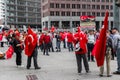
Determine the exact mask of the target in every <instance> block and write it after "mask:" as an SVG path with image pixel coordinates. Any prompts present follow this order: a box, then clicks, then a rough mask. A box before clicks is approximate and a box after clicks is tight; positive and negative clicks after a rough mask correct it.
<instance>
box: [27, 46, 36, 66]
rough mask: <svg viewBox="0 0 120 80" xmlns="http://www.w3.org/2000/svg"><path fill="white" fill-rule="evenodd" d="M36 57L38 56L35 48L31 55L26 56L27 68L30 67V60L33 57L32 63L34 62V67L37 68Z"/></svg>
mask: <svg viewBox="0 0 120 80" xmlns="http://www.w3.org/2000/svg"><path fill="white" fill-rule="evenodd" d="M37 55H38V51H37V47H36V48H35V49H34V51H33V53H32V55H31V56H28V59H27V68H30V67H31V59H32V57H33V61H34V67H35V68H37V67H38V64H37Z"/></svg>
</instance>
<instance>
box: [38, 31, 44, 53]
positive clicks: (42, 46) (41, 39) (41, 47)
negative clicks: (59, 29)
mask: <svg viewBox="0 0 120 80" xmlns="http://www.w3.org/2000/svg"><path fill="white" fill-rule="evenodd" d="M43 38H44V33H41V35H40V38H39V46H40V49H41V51H43V49H44V44H43Z"/></svg>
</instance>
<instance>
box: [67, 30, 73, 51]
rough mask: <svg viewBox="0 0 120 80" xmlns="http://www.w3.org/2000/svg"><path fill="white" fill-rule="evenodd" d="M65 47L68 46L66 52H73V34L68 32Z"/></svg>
mask: <svg viewBox="0 0 120 80" xmlns="http://www.w3.org/2000/svg"><path fill="white" fill-rule="evenodd" d="M67 45H68V50H69V51H73V34H72V33H71V32H70V31H68V34H67Z"/></svg>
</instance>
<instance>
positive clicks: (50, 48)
mask: <svg viewBox="0 0 120 80" xmlns="http://www.w3.org/2000/svg"><path fill="white" fill-rule="evenodd" d="M49 45H50V46H49V52H50V51H51V50H52V52H54V48H53V42H50V43H49Z"/></svg>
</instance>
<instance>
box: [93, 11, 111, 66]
mask: <svg viewBox="0 0 120 80" xmlns="http://www.w3.org/2000/svg"><path fill="white" fill-rule="evenodd" d="M108 15H109V13H108V12H106V16H105V19H104V25H103V27H102V29H101V31H100V36H99V38H98V40H97V41H96V44H95V46H94V49H93V51H92V55H94V56H95V58H96V62H97V66H98V67H99V66H102V65H103V64H104V57H105V53H106V38H107V36H106V32H107V29H108Z"/></svg>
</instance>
